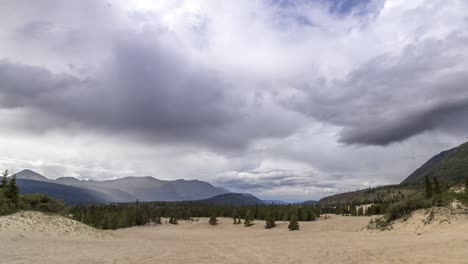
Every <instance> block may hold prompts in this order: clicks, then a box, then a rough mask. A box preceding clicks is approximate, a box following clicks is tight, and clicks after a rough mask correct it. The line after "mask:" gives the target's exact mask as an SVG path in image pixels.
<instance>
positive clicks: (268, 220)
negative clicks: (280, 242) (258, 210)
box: [265, 216, 276, 229]
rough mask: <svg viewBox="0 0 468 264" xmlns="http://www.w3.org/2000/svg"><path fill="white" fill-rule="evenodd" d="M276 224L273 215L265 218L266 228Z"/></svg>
mask: <svg viewBox="0 0 468 264" xmlns="http://www.w3.org/2000/svg"><path fill="white" fill-rule="evenodd" d="M275 226H276V223H275V219H273V217H272V216H267V217H266V219H265V228H266V229H270V228H273V227H275Z"/></svg>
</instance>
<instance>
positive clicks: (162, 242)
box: [0, 215, 468, 264]
mask: <svg viewBox="0 0 468 264" xmlns="http://www.w3.org/2000/svg"><path fill="white" fill-rule="evenodd" d="M15 217H17V216H15ZM33 218H34V217H33ZM12 219H13V218H11V219H10V220H9V221H10V223H11V221H12ZM369 219H370V218H368V217H342V216H334V215H332V219H329V220H320V221H316V222H308V223H301V230H300V231H297V232H289V231H288V230H287V223H283V222H279V223H278V224H279V226H278V227H277V228H275V229H272V230H265V229H264V228H263V222H257V223H256V225H254V226H252V227H249V228H245V227H244V226H242V225H233V224H232V222H231V220H230V219H220V224H219V225H217V226H215V227H212V226H209V225H208V224H207V222H208V220H207V219H200V221H198V222H194V223H187V222H184V221H180V224H179V225H178V226H173V225H166V224H165V225H161V226H146V227H133V228H128V229H123V230H117V231H112V232H109V233H110V234H112V236H110V237H104V238H103V235H102V234H101V232H99V231H95V230H92V229H91V231H92V232H97V233H98V234H100V235H92V234H88V235H80V232H79V231H76V232H75V231H70V232H69V233H68V235H63V236H57V231H54V232H55V233H54V234H55V235H51V236H49V235H44V234H47V233H49V232H50V233H53V231H52V230H49V231H47V233H41V232H40V231H38V230H39V229H40V228H39V229H38V228H36V230H32V229H27V231H25V230H21V227H23V228H24V225H23V224H18V225H16V224H15V226H14V227H12V226H11V224H10V227H8V228H4V227H2V229H1V230H0V250H1V255H2V257H1V258H0V263H68V264H71V263H169V264H170V263H467V262H468V236H467V230H466V229H465V227H466V225H464V223H452V224H450V225H444V228H442V229H441V228H439V229H436V230H435V231H433V232H432V231H430V230H427V232H425V233H423V234H421V235H418V234H416V233H414V232H410V231H408V230H406V229H404V228H402V229H395V230H394V231H390V232H368V231H361V230H362V229H363V228H364V227H365V226H366V224H367V223H368V221H369ZM36 222H37V221H36ZM39 222H40V221H39ZM4 223H5V217H2V218H0V224H1V225H2V226H4ZM42 224H46V225H47V223H36V224H35V225H36V227H39V226H42ZM55 225H56V226H57V228H58V227H61V226H62V225H60V223H59V224H55ZM73 225H77V226H81V225H80V224H79V223H76V222H75V223H74V224H73ZM58 229H60V228H58ZM78 229H79V228H78ZM59 233H60V232H59Z"/></svg>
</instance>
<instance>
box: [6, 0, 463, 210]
mask: <svg viewBox="0 0 468 264" xmlns="http://www.w3.org/2000/svg"><path fill="white" fill-rule="evenodd" d="M0 2H1V6H2V8H0V24H1V25H2V26H1V28H0V146H1V147H0V168H2V169H9V170H10V171H13V172H18V171H20V170H22V169H26V168H27V169H32V170H35V171H37V172H39V173H41V174H43V175H45V176H47V177H49V178H57V177H61V176H74V177H78V178H80V179H97V180H102V179H112V178H118V177H124V176H153V177H156V178H159V179H166V180H173V179H181V178H183V179H188V180H190V179H199V180H204V181H208V182H210V183H212V184H213V185H215V186H222V187H225V188H227V189H229V190H231V191H235V192H249V193H252V194H254V195H256V196H258V197H260V198H263V199H282V200H288V201H299V200H310V199H318V198H321V197H324V196H327V195H331V194H334V193H339V192H344V191H352V190H356V189H362V188H367V187H370V186H379V185H384V184H395V183H399V182H400V181H401V180H403V179H404V178H405V177H406V176H408V175H409V174H410V173H411V172H412V171H414V170H415V169H416V168H418V167H419V166H420V165H422V163H424V162H425V161H426V160H427V159H429V158H430V157H432V156H433V155H435V154H437V153H439V152H441V151H443V150H446V149H449V148H452V147H455V146H457V145H459V144H461V143H464V142H465V141H468V133H467V131H468V122H467V121H468V87H467V83H468V13H467V12H466V10H467V9H468V1H465V0H448V1H447V0H427V1H423V0H412V1H403V0H388V1H383V0H315V1H314V0H296V1H293V0H253V1H252V0H236V1H210V0H187V1H183V0H171V1H169V0H168V1H150V0H133V1H125V0H121V1H119V0H106V1H100V0H83V1H59V0H44V1H23V0H0Z"/></svg>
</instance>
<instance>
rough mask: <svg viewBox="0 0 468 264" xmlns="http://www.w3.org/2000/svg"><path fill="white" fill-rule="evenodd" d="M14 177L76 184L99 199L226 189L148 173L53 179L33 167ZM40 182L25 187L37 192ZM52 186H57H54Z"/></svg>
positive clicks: (161, 197) (174, 197)
mask: <svg viewBox="0 0 468 264" xmlns="http://www.w3.org/2000/svg"><path fill="white" fill-rule="evenodd" d="M16 177H17V178H18V179H24V180H34V181H38V182H43V183H54V184H57V185H61V186H67V187H76V188H79V189H83V190H87V191H88V192H89V193H93V194H95V195H98V196H99V201H100V202H102V201H105V202H131V201H135V200H136V199H139V200H140V201H187V200H202V199H207V198H210V197H213V196H216V195H220V194H224V193H226V191H223V190H222V189H220V188H216V187H214V186H213V185H211V184H209V183H207V182H203V181H198V180H190V181H187V180H175V181H163V180H158V179H156V178H153V177H148V176H147V177H125V178H119V179H115V180H106V181H94V180H79V179H76V178H73V177H61V178H58V179H56V180H50V179H47V178H46V177H44V176H42V175H40V174H38V173H35V172H33V171H30V170H24V171H21V172H19V173H17V174H16ZM42 186H45V185H39V184H36V185H31V187H28V188H27V192H30V193H31V192H35V193H39V192H40V191H39V190H35V189H34V188H33V187H42ZM41 190H43V189H41ZM51 190H52V189H51ZM53 190H56V189H55V188H54V189H53ZM66 190H70V189H66ZM74 190H76V189H74ZM48 193H49V194H50V196H52V197H56V196H57V195H56V196H54V195H52V194H53V192H52V191H49V192H48ZM57 198H58V197H57Z"/></svg>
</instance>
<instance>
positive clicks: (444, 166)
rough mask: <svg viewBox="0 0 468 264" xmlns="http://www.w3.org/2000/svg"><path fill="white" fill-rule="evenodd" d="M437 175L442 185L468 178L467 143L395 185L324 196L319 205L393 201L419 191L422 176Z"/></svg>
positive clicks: (426, 164)
mask: <svg viewBox="0 0 468 264" xmlns="http://www.w3.org/2000/svg"><path fill="white" fill-rule="evenodd" d="M426 175H427V176H429V177H430V178H431V179H432V178H433V177H437V179H438V180H439V182H441V183H443V184H445V185H449V186H450V185H453V184H456V183H460V182H463V181H465V179H466V178H468V143H464V144H462V145H460V146H458V147H456V148H453V149H450V150H446V151H443V152H441V153H439V154H437V155H435V156H434V157H432V158H431V159H429V160H428V161H427V162H426V163H424V164H423V165H422V166H421V167H419V168H418V169H417V170H415V171H414V172H413V173H412V174H411V175H409V176H408V177H407V178H406V179H405V180H403V181H402V182H401V183H400V184H397V185H388V186H381V187H376V188H369V189H365V190H358V191H354V192H347V193H340V194H335V195H332V196H328V197H324V198H322V199H321V200H320V203H321V204H332V205H333V204H365V203H375V202H389V203H393V202H396V201H399V200H401V199H403V198H405V197H408V196H409V195H412V194H415V193H417V192H418V191H420V190H421V187H422V185H423V184H424V180H425V177H426Z"/></svg>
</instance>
